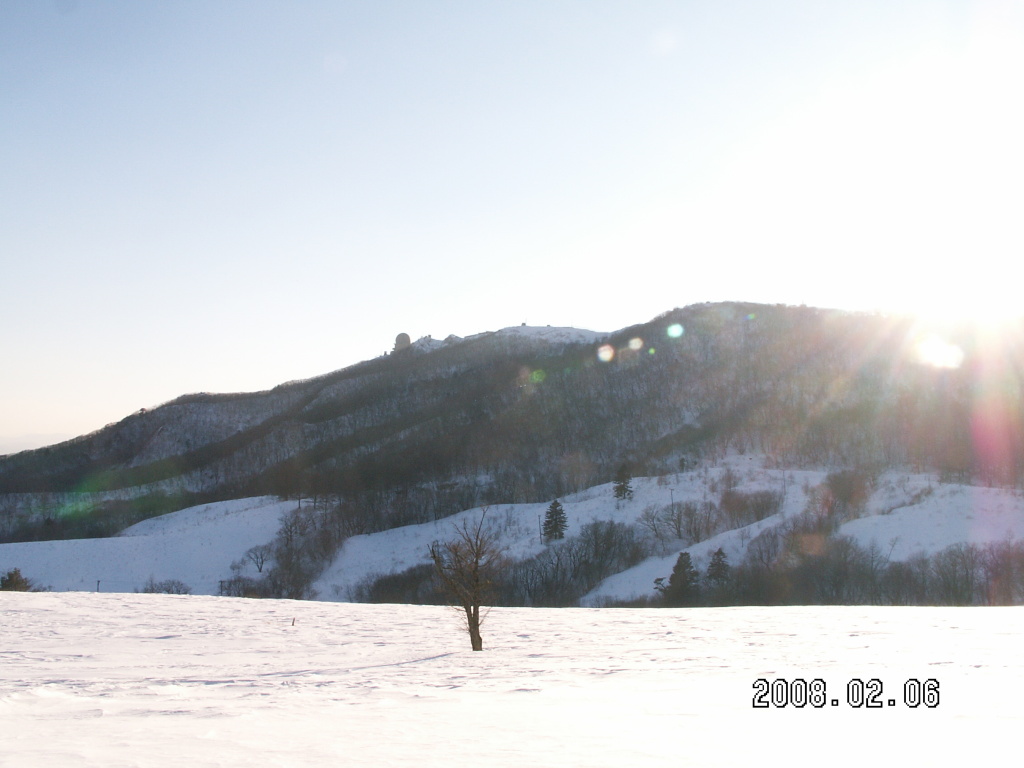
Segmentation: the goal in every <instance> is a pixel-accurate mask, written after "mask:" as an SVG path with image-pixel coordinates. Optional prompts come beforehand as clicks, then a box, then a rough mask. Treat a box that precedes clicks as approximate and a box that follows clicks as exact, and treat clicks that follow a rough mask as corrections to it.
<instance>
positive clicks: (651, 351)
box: [647, 347, 654, 355]
mask: <svg viewBox="0 0 1024 768" xmlns="http://www.w3.org/2000/svg"><path fill="white" fill-rule="evenodd" d="M647 354H648V355H653V354H654V347H651V348H650V349H648V350H647Z"/></svg>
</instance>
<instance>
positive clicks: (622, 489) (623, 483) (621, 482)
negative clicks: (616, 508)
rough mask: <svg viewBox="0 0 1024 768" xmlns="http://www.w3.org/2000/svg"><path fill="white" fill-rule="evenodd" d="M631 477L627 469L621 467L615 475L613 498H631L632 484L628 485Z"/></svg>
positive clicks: (624, 499) (623, 499)
mask: <svg viewBox="0 0 1024 768" xmlns="http://www.w3.org/2000/svg"><path fill="white" fill-rule="evenodd" d="M632 479H633V478H632V477H631V476H630V474H629V470H628V469H626V468H625V467H623V468H622V469H620V470H619V472H618V474H617V475H616V476H615V488H614V493H615V498H616V499H618V500H619V501H628V500H629V499H632V498H633V486H632V485H630V481H632Z"/></svg>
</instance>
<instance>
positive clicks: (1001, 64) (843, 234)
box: [692, 19, 1024, 325]
mask: <svg viewBox="0 0 1024 768" xmlns="http://www.w3.org/2000/svg"><path fill="white" fill-rule="evenodd" d="M975 22H976V23H975V24H974V25H973V27H972V29H971V33H970V36H969V41H968V42H967V43H966V44H965V45H964V46H963V47H962V48H961V49H959V50H950V49H948V48H936V49H935V50H921V51H916V52H914V53H913V54H911V55H908V56H907V57H906V58H905V59H904V60H902V61H897V62H890V63H889V65H887V66H886V67H885V68H884V69H883V70H878V71H874V72H869V73H863V72H861V73H856V74H855V75H851V76H849V77H848V78H847V79H846V80H845V81H842V82H836V81H834V80H833V81H830V85H829V88H828V90H827V91H825V92H823V93H821V94H819V95H818V96H817V97H816V98H815V99H813V100H811V101H808V102H806V103H805V104H803V106H802V107H801V108H799V109H797V110H793V111H790V112H788V113H786V114H785V115H784V116H783V117H781V118H779V120H778V121H777V122H776V123H775V124H772V125H767V126H762V127H761V128H760V129H759V130H757V131H754V132H752V133H751V138H750V140H749V141H748V142H747V143H745V144H744V145H743V146H742V147H740V148H739V149H738V150H737V152H736V155H735V157H734V161H733V163H732V166H731V168H730V170H729V172H728V173H727V174H725V175H724V176H723V177H722V178H721V179H720V182H719V183H718V185H717V186H716V188H715V189H714V190H713V191H712V194H711V195H710V196H709V197H708V198H707V199H706V200H704V201H703V202H702V203H701V207H700V210H698V211H697V212H696V213H695V215H694V216H693V227H692V231H693V232H694V233H696V234H695V235H694V236H695V237H696V238H697V239H698V240H699V241H700V242H699V243H698V249H697V250H698V252H700V253H705V254H708V255H709V256H710V257H711V258H717V259H719V260H732V261H736V260H737V259H739V258H745V259H748V263H746V264H744V265H743V266H742V267H740V266H738V267H737V268H736V269H735V270H734V272H735V275H736V277H735V280H736V285H737V287H738V291H737V292H738V293H740V294H743V293H751V294H752V293H755V292H756V291H759V290H761V291H762V293H763V292H764V290H767V289H764V290H762V286H767V285H768V284H769V283H770V284H771V285H776V284H778V283H779V282H780V281H788V288H784V289H783V290H782V291H780V293H785V292H786V291H787V290H788V295H785V296H784V298H781V299H780V300H782V301H784V302H787V303H808V304H816V305H819V306H835V307H843V308H850V309H878V310H883V311H889V312H904V313H915V314H920V315H922V316H925V317H928V318H932V319H939V320H944V321H954V322H962V321H967V320H970V321H975V322H980V323H982V324H986V325H998V324H1002V323H1003V322H1005V321H1006V320H1008V319H1010V318H1014V317H1020V316H1021V315H1022V314H1024V312H1022V310H1021V307H1022V304H1021V302H1020V287H1019V286H1020V279H1019V278H1020V276H1021V274H1022V273H1024V267H1022V265H1021V264H1022V260H1021V257H1022V256H1024V227H1022V225H1021V214H1020V212H1021V211H1024V184H1022V183H1021V179H1022V178H1024V141H1021V140H1020V137H1021V136H1024V97H1022V94H1024V85H1022V82H1021V80H1022V75H1021V73H1024V45H1022V44H1021V43H1022V41H1021V40H1019V39H1017V38H1011V37H1004V36H1003V32H1002V30H1001V27H1000V25H999V23H998V20H997V19H996V20H992V19H988V20H986V19H980V20H978V19H976V20H975ZM1007 35H1009V33H1007ZM744 281H746V282H745V283H744ZM748 286H749V288H748Z"/></svg>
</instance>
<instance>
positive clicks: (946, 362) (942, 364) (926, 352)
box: [915, 334, 964, 368]
mask: <svg viewBox="0 0 1024 768" xmlns="http://www.w3.org/2000/svg"><path fill="white" fill-rule="evenodd" d="M915 352H916V354H917V359H918V360H919V361H920V362H922V363H924V364H925V365H930V366H932V367H934V368H959V367H960V365H961V364H962V363H963V361H964V351H963V350H962V349H960V347H958V346H957V345H956V344H951V343H950V342H948V341H946V340H945V339H943V338H941V337H940V336H936V335H935V334H928V335H927V336H925V337H923V338H922V339H921V340H920V341H918V342H917V344H916V346H915Z"/></svg>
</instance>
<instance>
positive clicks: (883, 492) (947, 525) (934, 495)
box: [0, 457, 1024, 606]
mask: <svg viewBox="0 0 1024 768" xmlns="http://www.w3.org/2000/svg"><path fill="white" fill-rule="evenodd" d="M727 466H728V467H729V468H731V470H732V472H733V473H734V476H735V477H737V478H738V480H739V485H738V486H737V489H738V490H740V491H746V492H750V491H763V490H772V491H777V492H780V493H782V494H784V497H785V500H784V503H783V505H782V509H781V511H780V512H779V514H777V515H773V516H771V517H769V518H766V519H764V520H762V521H760V522H757V523H754V524H753V525H750V526H746V527H745V528H741V529H737V530H732V531H726V532H723V533H720V534H718V535H716V536H714V537H712V538H711V539H708V540H707V541H704V542H701V543H699V544H695V545H693V546H691V547H689V548H688V551H689V552H690V553H691V555H692V557H693V559H694V562H695V564H696V565H697V566H698V568H703V567H705V566H706V564H707V562H708V560H709V559H710V555H711V553H712V552H714V551H715V550H716V549H718V548H719V547H722V548H723V549H724V550H725V552H726V554H727V555H728V558H729V562H731V563H739V562H740V561H741V560H742V559H743V557H744V554H745V552H746V547H747V545H748V544H749V542H750V541H751V540H753V539H754V537H756V536H757V534H758V533H760V532H761V531H762V530H764V529H765V528H768V527H771V526H774V525H778V524H780V523H783V522H785V521H786V520H787V519H788V518H790V517H791V516H794V515H797V514H799V513H800V512H801V511H802V510H803V509H804V508H805V506H806V504H807V498H808V496H807V493H808V490H809V489H812V488H814V487H815V486H817V485H819V484H821V483H823V482H824V481H825V477H826V473H824V472H818V471H790V470H775V469H765V468H763V467H762V466H761V465H760V462H759V461H758V460H756V459H752V458H748V457H734V459H733V460H731V462H729V463H728V464H727ZM725 470H726V467H724V466H723V467H716V468H709V469H707V470H705V469H701V470H697V471H692V472H684V473H679V474H675V475H668V476H665V477H662V478H634V479H633V481H632V486H633V490H634V495H633V498H632V499H631V500H630V501H625V502H620V501H616V500H615V498H614V495H613V486H612V484H611V483H608V484H604V485H599V486H595V487H593V488H588V489H586V490H584V491H582V492H580V493H577V494H573V495H571V496H567V497H564V498H562V499H561V502H562V504H563V506H564V508H565V512H566V517H567V518H568V523H569V527H568V531H567V535H568V536H572V535H574V534H576V533H578V532H579V531H580V529H581V528H582V527H583V526H584V525H585V524H587V523H589V522H593V521H596V520H616V521H619V522H623V523H633V522H635V521H637V520H638V519H639V518H640V517H641V516H642V515H643V514H644V512H645V511H646V510H650V509H660V508H663V507H667V506H668V505H669V504H670V503H671V502H673V501H675V502H687V501H693V502H701V501H704V500H708V499H711V500H715V499H717V496H716V492H715V489H716V488H717V487H718V484H719V483H720V481H721V479H722V475H723V473H724V472H725ZM296 505H297V502H295V501H289V502H281V501H278V500H276V499H274V498H269V497H268V498H254V499H238V500H235V501H228V502H220V503H216V504H207V505H203V506H200V507H193V508H191V509H186V510H182V511H180V512H175V513H172V514H169V515H164V516H162V517H158V518H153V519H151V520H147V521H145V522H143V523H140V524H138V525H136V526H133V527H132V528H129V529H128V530H126V531H125V532H123V533H122V535H120V536H117V537H114V538H110V539H87V540H76V541H50V542H32V543H22V544H0V573H5V572H6V571H7V570H9V569H11V568H19V569H20V570H21V572H22V574H23V575H25V576H26V577H28V578H29V579H32V580H33V581H34V582H35V583H36V584H39V585H41V586H49V587H51V588H52V589H53V590H54V591H67V590H80V591H95V590H96V582H97V581H99V582H100V591H101V592H132V591H134V590H136V589H140V588H141V587H142V586H143V585H144V584H145V583H146V581H147V580H148V579H149V578H150V577H151V576H152V577H153V578H154V579H155V580H156V581H163V580H166V579H177V580H180V581H182V582H184V583H185V584H187V585H189V586H190V587H191V588H192V591H193V593H194V594H206V595H215V594H217V592H218V586H219V581H220V580H221V579H227V578H230V577H231V575H232V574H231V568H230V566H231V563H232V561H235V560H238V559H239V558H241V557H242V556H243V554H244V553H245V551H246V550H247V549H249V548H250V547H252V546H254V545H257V544H263V543H267V542H269V541H270V540H271V539H272V538H273V536H274V534H275V532H276V531H277V528H278V525H279V522H280V518H281V516H282V515H283V514H285V513H287V512H289V511H291V510H293V509H295V507H296ZM547 506H548V502H543V503H538V504H498V505H494V506H492V507H490V508H489V509H488V510H487V520H488V521H489V523H490V524H491V525H493V526H494V527H495V528H496V529H497V530H498V531H499V532H500V534H501V537H502V543H503V545H504V546H505V547H506V550H507V553H508V554H509V555H510V556H512V557H515V558H525V557H529V556H530V555H533V554H536V553H537V552H539V551H541V550H542V549H543V547H544V546H545V545H544V544H542V543H541V540H540V535H539V534H540V521H541V520H542V518H543V515H544V512H545V510H546V508H547ZM481 514H483V510H481V509H470V510H465V511H464V512H460V513H458V514H457V515H454V516H452V517H450V518H446V519H443V520H439V521H437V522H433V523H426V524H422V525H412V526H406V527H403V528H396V529H393V530H390V531H383V532H380V533H374V534H369V535H364V536H354V537H352V538H350V539H349V540H348V541H346V542H345V544H344V546H343V547H342V548H341V550H340V551H339V553H338V555H337V557H336V558H335V560H334V562H333V563H332V564H331V565H330V566H329V567H328V568H327V569H326V570H325V571H324V572H323V574H321V576H320V578H319V580H318V581H317V582H316V584H315V585H314V588H315V589H316V590H317V592H318V595H319V598H320V599H321V600H328V601H334V600H342V601H344V600H347V599H348V598H349V593H350V590H351V589H352V588H353V587H354V586H356V585H357V584H359V583H360V582H361V581H363V580H365V579H366V578H367V577H368V576H372V575H381V574H388V573H396V572H399V571H402V570H405V569H406V568H409V567H410V566H413V565H416V564H419V563H427V562H429V557H428V551H429V547H430V544H431V542H433V541H436V540H443V539H446V538H449V537H450V536H451V535H452V532H453V526H454V525H455V524H457V523H460V522H462V521H464V520H475V519H477V518H478V517H479V516H480V515H481ZM839 533H840V534H842V535H848V536H851V537H853V538H854V539H855V540H856V541H857V542H858V543H860V544H862V545H864V546H867V545H869V544H871V543H872V542H875V543H876V544H877V545H878V547H879V548H880V550H881V551H882V552H883V553H885V554H888V555H889V556H890V557H891V559H893V560H905V559H907V558H909V557H911V556H913V555H914V554H916V553H924V554H929V555H930V554H934V553H936V552H939V551H941V550H942V549H944V548H945V547H948V546H950V545H951V544H955V543H957V542H970V543H974V544H986V543H989V542H998V541H1002V540H1005V539H1008V538H1009V539H1017V540H1022V539H1024V495H1022V494H1021V492H1020V491H1017V490H1011V489H998V488H978V487H972V486H964V485H955V484H942V483H938V482H937V481H936V479H935V478H934V477H932V476H928V475H908V474H905V473H889V474H885V475H883V476H881V477H880V478H879V480H878V482H877V484H876V487H875V489H874V492H873V494H872V495H871V498H870V499H869V501H868V504H867V507H866V510H865V512H864V516H863V517H860V518H858V519H855V520H851V521H849V522H847V523H846V524H844V525H843V526H842V527H841V528H840V530H839ZM664 546H665V549H664V555H662V556H656V557H651V558H649V559H648V560H646V561H644V562H642V563H640V564H638V565H637V566H635V567H634V568H631V569H629V570H627V571H624V572H622V573H619V574H616V575H614V576H611V577H609V578H607V579H605V581H604V582H602V583H601V584H600V585H598V587H597V588H596V589H594V590H593V591H592V592H591V593H590V594H589V595H587V596H586V597H585V598H584V601H583V602H584V604H585V605H590V606H594V605H600V604H602V603H603V602H605V601H607V600H628V599H632V598H635V597H640V596H644V595H653V594H655V593H654V580H655V579H656V578H659V577H666V576H668V575H669V574H670V573H671V571H672V566H673V564H674V563H675V560H676V558H677V556H678V553H679V551H680V550H679V542H676V543H675V545H673V543H672V542H667V543H666V544H665V545H664ZM247 568H248V570H247V571H246V573H247V574H248V575H256V574H255V573H253V569H252V566H251V565H248V566H247Z"/></svg>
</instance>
